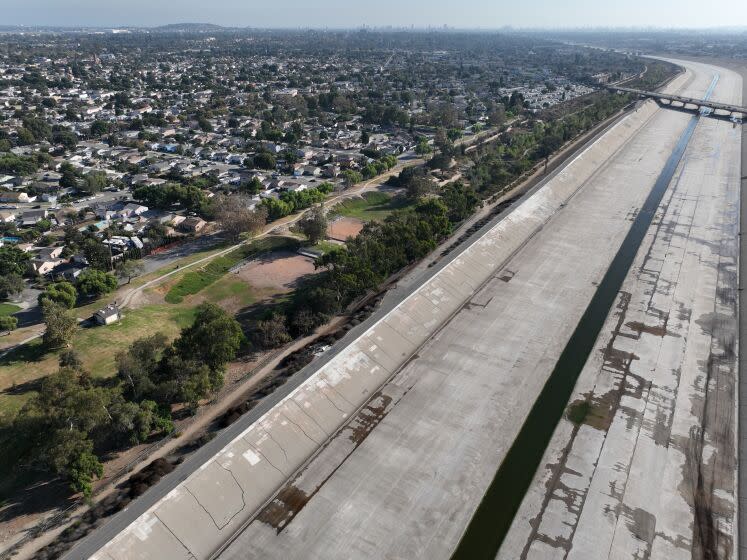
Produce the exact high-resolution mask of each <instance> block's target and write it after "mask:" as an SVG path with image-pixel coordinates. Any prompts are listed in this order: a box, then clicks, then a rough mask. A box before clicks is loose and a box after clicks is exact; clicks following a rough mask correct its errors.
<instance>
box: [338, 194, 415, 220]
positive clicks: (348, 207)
mask: <svg viewBox="0 0 747 560" xmlns="http://www.w3.org/2000/svg"><path fill="white" fill-rule="evenodd" d="M409 204H410V202H409V201H408V200H407V199H405V198H404V197H400V196H396V197H395V196H391V195H389V194H386V193H383V192H379V191H373V192H367V193H364V194H363V195H362V196H361V197H360V198H351V199H348V200H345V201H344V202H341V203H340V204H337V205H335V206H334V207H333V208H332V210H331V212H330V214H331V216H345V217H348V218H357V219H359V220H361V221H364V222H371V221H382V220H384V219H386V217H387V216H389V215H390V214H391V213H392V212H394V211H395V210H399V209H401V208H405V207H407V206H409Z"/></svg>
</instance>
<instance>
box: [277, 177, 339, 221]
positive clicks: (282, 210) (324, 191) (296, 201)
mask: <svg viewBox="0 0 747 560" xmlns="http://www.w3.org/2000/svg"><path fill="white" fill-rule="evenodd" d="M332 189H333V186H332V184H331V183H322V184H321V185H319V186H317V187H312V188H310V189H305V190H302V191H286V192H284V193H282V194H281V195H280V198H279V199H274V198H265V199H263V200H262V206H264V208H266V210H267V218H268V219H269V220H277V219H279V218H282V217H284V216H288V215H290V214H293V213H294V212H296V211H298V210H303V209H304V208H309V207H310V206H311V205H313V204H318V203H320V202H322V201H324V199H325V198H326V197H327V195H328V194H329V193H330V192H332Z"/></svg>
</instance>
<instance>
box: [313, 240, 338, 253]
mask: <svg viewBox="0 0 747 560" xmlns="http://www.w3.org/2000/svg"><path fill="white" fill-rule="evenodd" d="M342 248H344V245H340V244H339V243H332V242H331V241H319V242H318V243H317V244H316V245H308V246H306V247H304V249H308V250H310V251H318V252H319V253H322V254H326V253H329V252H331V251H339V250H340V249H342Z"/></svg>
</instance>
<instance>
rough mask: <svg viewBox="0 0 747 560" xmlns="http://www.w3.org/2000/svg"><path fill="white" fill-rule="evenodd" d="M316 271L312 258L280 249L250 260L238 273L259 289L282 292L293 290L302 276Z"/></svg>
mask: <svg viewBox="0 0 747 560" xmlns="http://www.w3.org/2000/svg"><path fill="white" fill-rule="evenodd" d="M314 272H315V270H314V261H313V260H312V259H310V258H308V257H304V256H301V255H298V254H296V253H292V252H290V251H278V252H275V253H273V254H271V255H268V256H267V257H264V258H262V259H258V260H255V261H252V262H250V263H249V264H247V265H246V266H244V267H242V268H241V269H240V270H239V271H238V272H237V275H238V276H239V278H241V279H242V280H244V281H245V282H248V283H249V284H250V285H251V286H254V287H255V288H257V289H259V290H264V289H271V290H274V291H276V293H282V292H287V291H290V290H292V289H293V288H294V287H295V286H296V284H297V283H298V281H299V280H300V279H301V278H303V277H304V276H306V275H308V274H314Z"/></svg>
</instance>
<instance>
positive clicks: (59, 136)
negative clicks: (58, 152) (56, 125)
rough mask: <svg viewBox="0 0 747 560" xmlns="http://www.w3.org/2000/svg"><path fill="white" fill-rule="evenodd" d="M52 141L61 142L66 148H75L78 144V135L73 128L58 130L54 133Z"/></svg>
mask: <svg viewBox="0 0 747 560" xmlns="http://www.w3.org/2000/svg"><path fill="white" fill-rule="evenodd" d="M52 142H54V143H55V144H61V145H62V147H63V148H64V149H66V150H74V149H75V147H76V146H77V145H78V137H77V136H76V135H75V133H74V132H73V131H71V130H57V131H55V132H54V133H52Z"/></svg>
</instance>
